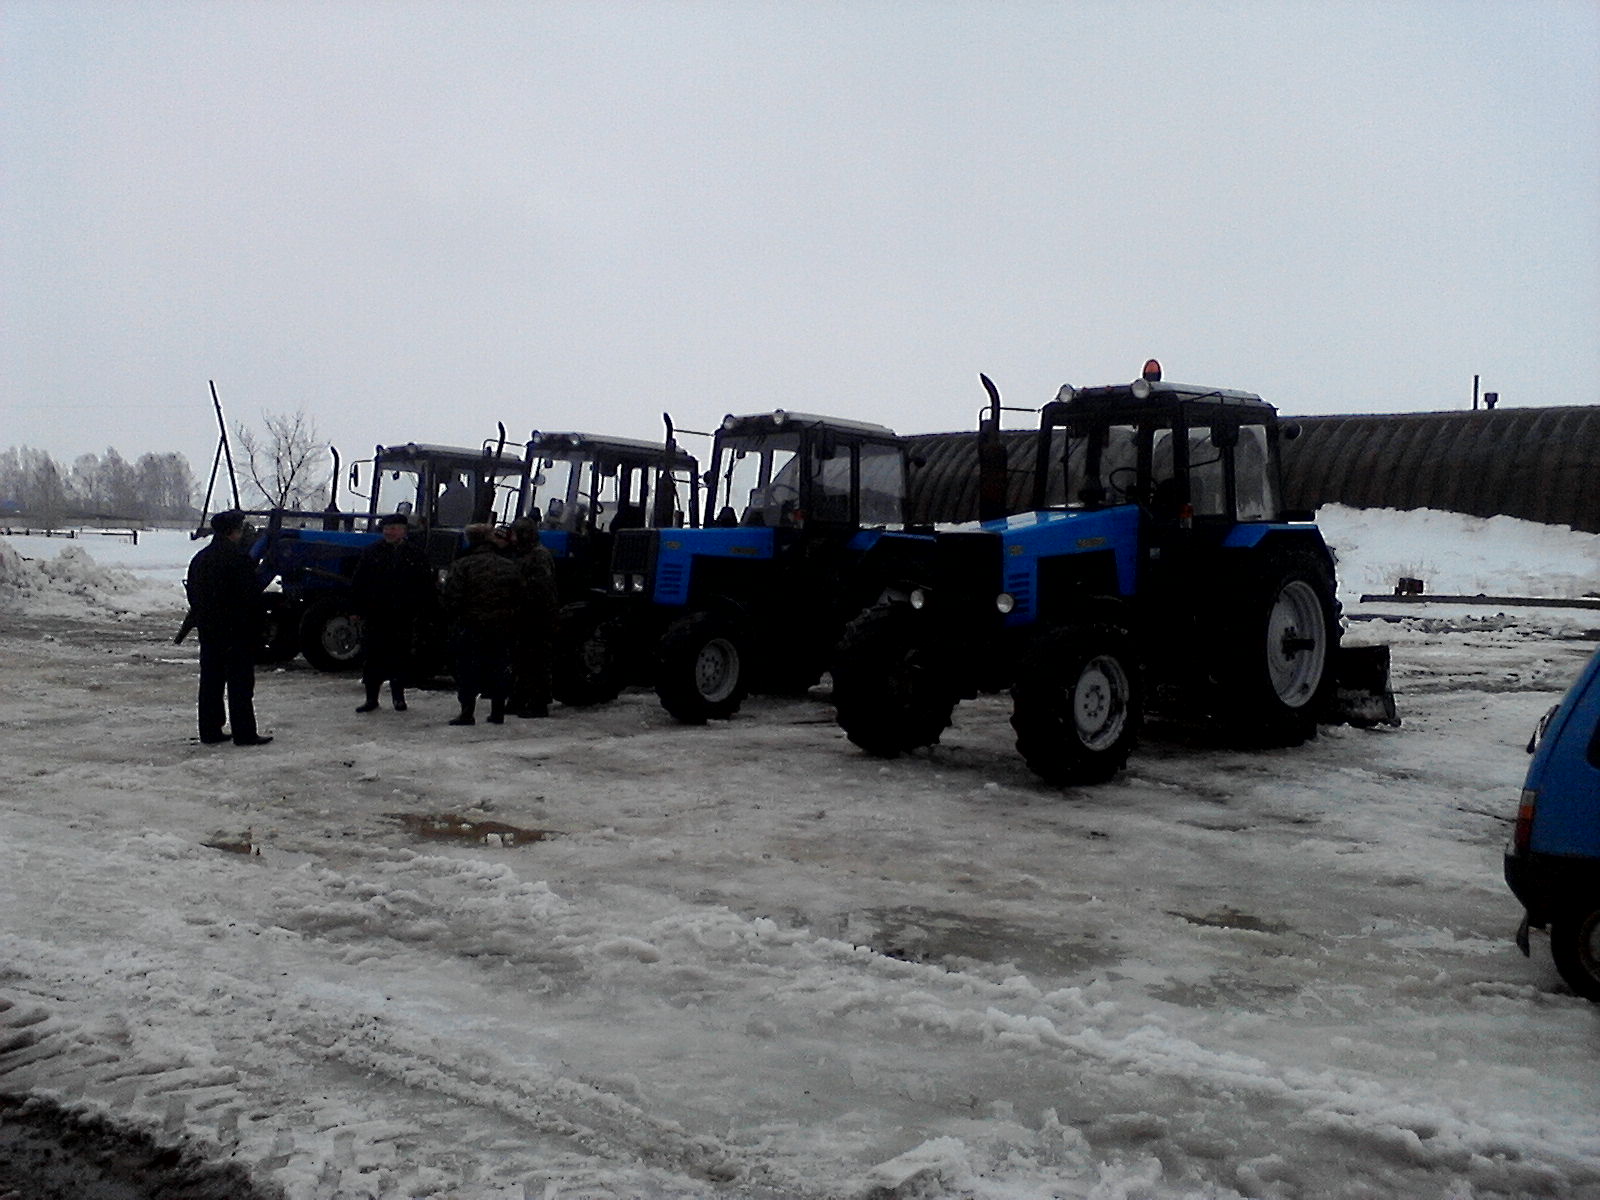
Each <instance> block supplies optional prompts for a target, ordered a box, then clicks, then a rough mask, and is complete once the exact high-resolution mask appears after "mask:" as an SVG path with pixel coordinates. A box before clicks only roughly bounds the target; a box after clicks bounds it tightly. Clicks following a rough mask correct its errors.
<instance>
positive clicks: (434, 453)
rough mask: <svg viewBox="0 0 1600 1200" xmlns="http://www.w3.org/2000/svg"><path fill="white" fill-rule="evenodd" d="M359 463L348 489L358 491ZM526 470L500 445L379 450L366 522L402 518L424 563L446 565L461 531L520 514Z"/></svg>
mask: <svg viewBox="0 0 1600 1200" xmlns="http://www.w3.org/2000/svg"><path fill="white" fill-rule="evenodd" d="M360 467H361V464H359V463H357V464H353V465H352V466H351V468H350V485H351V487H352V489H359V487H360V479H361V476H360ZM528 474H529V468H528V463H527V460H526V459H525V458H524V457H522V456H519V455H507V454H506V453H505V451H504V447H503V445H498V446H497V445H496V444H494V443H487V444H485V446H484V448H483V449H481V450H471V449H467V448H465V447H460V446H437V445H426V444H422V443H418V442H407V443H405V444H404V445H398V446H379V447H377V448H376V450H375V451H374V452H373V457H372V484H371V491H370V494H369V500H368V503H367V521H368V523H369V525H370V526H371V527H372V528H374V529H376V523H377V521H378V520H379V519H380V518H382V517H383V516H385V515H386V514H388V513H394V512H399V513H404V514H406V516H407V517H409V518H410V520H411V525H412V529H413V531H414V535H415V536H419V537H420V538H422V540H423V544H424V546H425V548H426V551H427V555H428V561H429V562H430V563H432V564H433V565H434V566H435V567H437V568H441V569H442V568H444V567H446V566H448V565H449V564H450V563H451V561H452V560H453V559H454V558H455V556H456V553H457V551H458V550H459V549H460V546H461V531H462V530H463V529H465V528H466V527H467V526H468V525H472V524H475V523H494V524H503V523H506V522H509V521H511V520H512V519H514V518H515V517H516V516H517V515H518V514H519V512H520V506H521V504H522V498H523V496H524V494H525V493H526V490H527V480H528Z"/></svg>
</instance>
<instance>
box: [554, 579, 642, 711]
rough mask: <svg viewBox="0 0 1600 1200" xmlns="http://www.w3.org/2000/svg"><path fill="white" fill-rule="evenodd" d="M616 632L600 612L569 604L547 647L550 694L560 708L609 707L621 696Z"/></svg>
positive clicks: (621, 665)
mask: <svg viewBox="0 0 1600 1200" xmlns="http://www.w3.org/2000/svg"><path fill="white" fill-rule="evenodd" d="M616 635H617V630H616V627H615V625H614V623H613V622H612V621H610V620H608V619H607V617H606V614H605V613H604V611H602V610H601V609H599V608H597V607H596V606H594V605H591V604H569V605H568V606H567V607H566V608H564V609H562V610H561V617H560V620H559V621H558V622H557V625H556V633H555V639H554V642H553V644H552V645H551V647H550V692H551V694H552V695H553V696H554V697H555V698H556V699H557V700H559V701H560V702H561V703H562V704H569V705H573V706H575V707H586V706H588V705H593V704H608V703H610V702H611V701H612V700H615V699H616V698H617V696H618V695H620V694H621V692H622V685H623V682H624V679H623V664H622V658H621V654H620V651H619V647H618V645H617V636H616Z"/></svg>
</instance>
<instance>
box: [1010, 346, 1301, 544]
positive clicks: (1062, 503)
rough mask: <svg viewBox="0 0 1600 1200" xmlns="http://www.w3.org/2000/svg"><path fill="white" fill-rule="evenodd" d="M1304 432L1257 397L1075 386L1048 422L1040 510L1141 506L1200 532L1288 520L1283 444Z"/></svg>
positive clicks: (1143, 383) (1157, 378) (1155, 370)
mask: <svg viewBox="0 0 1600 1200" xmlns="http://www.w3.org/2000/svg"><path fill="white" fill-rule="evenodd" d="M1297 432H1298V428H1297V427H1294V426H1288V427H1284V426H1280V425H1279V423H1278V417H1277V410H1276V409H1275V408H1274V407H1273V406H1272V405H1270V404H1268V403H1267V402H1266V401H1264V400H1262V399H1261V397H1260V396H1257V395H1255V394H1253V393H1251V392H1240V391H1232V390H1227V389H1222V388H1203V387H1195V386H1192V385H1187V384H1175V383H1165V382H1163V381H1162V379H1161V366H1160V364H1159V363H1157V362H1156V361H1155V360H1153V359H1152V360H1151V361H1150V362H1148V363H1146V364H1145V370H1144V373H1143V374H1142V375H1141V377H1140V378H1139V379H1136V380H1134V381H1133V382H1132V383H1131V384H1123V385H1118V386H1112V387H1095V388H1082V389H1076V388H1072V387H1071V386H1066V387H1063V388H1062V389H1061V392H1060V394H1059V395H1058V396H1057V397H1056V399H1055V400H1054V401H1053V402H1052V403H1050V404H1047V405H1046V406H1045V407H1044V409H1043V410H1042V412H1041V415H1040V436H1039V441H1038V449H1037V453H1038V462H1037V464H1036V469H1035V474H1034V487H1035V497H1034V507H1035V509H1037V510H1045V509H1098V508H1107V507H1114V506H1117V505H1124V504H1137V505H1139V506H1140V507H1142V508H1144V509H1145V510H1146V511H1147V512H1148V514H1149V515H1150V517H1151V518H1152V519H1153V520H1155V521H1157V522H1160V523H1163V524H1169V525H1177V526H1180V527H1183V528H1190V527H1192V526H1194V525H1195V524H1197V523H1198V524H1200V525H1206V524H1210V525H1232V524H1235V523H1239V522H1274V521H1279V520H1282V519H1284V518H1285V516H1286V514H1285V513H1284V512H1283V509H1282V503H1281V499H1280V497H1281V496H1282V486H1281V481H1280V476H1279V467H1278V441H1279V439H1280V438H1281V437H1292V436H1294V435H1295V434H1296V433H1297Z"/></svg>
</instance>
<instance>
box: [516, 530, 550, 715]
mask: <svg viewBox="0 0 1600 1200" xmlns="http://www.w3.org/2000/svg"><path fill="white" fill-rule="evenodd" d="M511 561H512V562H514V563H516V564H517V570H518V571H520V572H521V573H522V586H523V591H524V598H525V600H526V606H525V608H524V610H523V612H522V614H521V616H519V618H518V619H517V640H516V646H515V649H514V651H513V661H512V664H511V702H510V708H511V713H512V715H513V716H517V717H544V716H548V715H549V712H550V644H551V642H552V641H553V640H554V638H555V632H556V613H557V611H558V610H559V608H560V601H559V599H558V597H557V594H556V562H555V558H554V557H553V556H552V555H551V553H550V551H549V550H547V549H546V548H545V546H544V544H543V543H542V542H541V541H540V539H539V522H538V520H537V519H536V518H534V517H518V518H517V519H516V520H515V521H513V522H512V523H511Z"/></svg>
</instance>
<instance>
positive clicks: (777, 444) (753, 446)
mask: <svg viewBox="0 0 1600 1200" xmlns="http://www.w3.org/2000/svg"><path fill="white" fill-rule="evenodd" d="M799 450H800V435H799V433H798V432H795V433H775V434H754V435H750V436H746V437H739V438H728V439H726V440H725V441H723V442H722V443H721V444H720V445H719V446H718V448H717V459H716V461H717V469H718V472H719V474H718V478H717V479H716V480H715V481H714V483H713V487H714V488H715V492H714V495H713V497H712V500H713V502H714V504H715V505H716V506H717V523H718V524H724V523H728V524H738V525H777V524H779V523H780V522H781V521H782V520H783V519H784V518H785V517H786V516H787V515H788V514H789V513H791V512H793V511H794V510H795V509H796V508H798V507H799V504H800V462H799ZM846 461H848V460H846Z"/></svg>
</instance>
